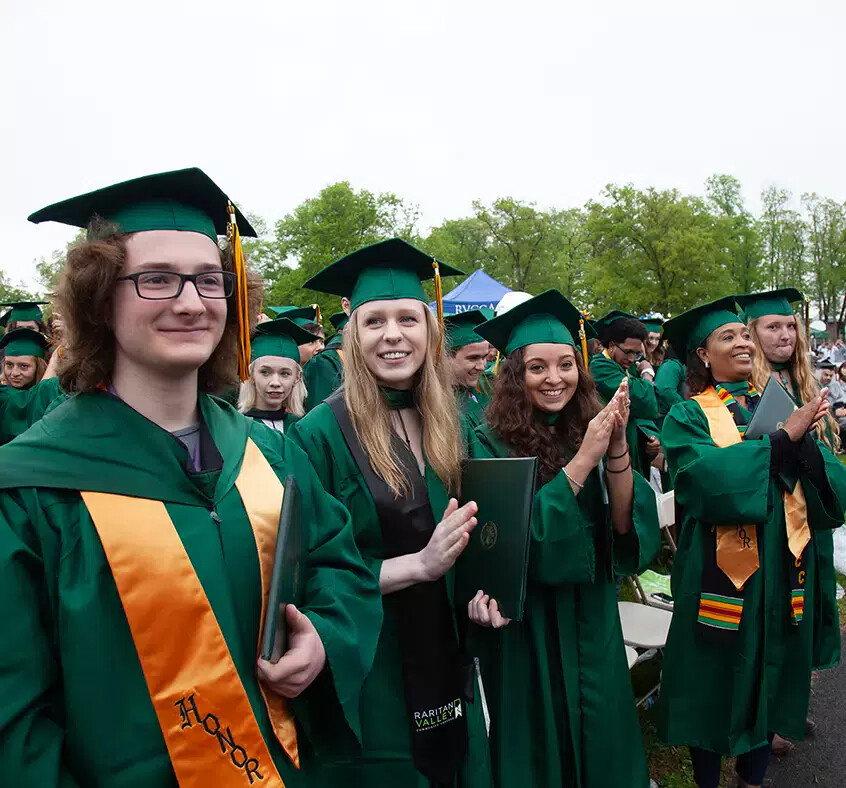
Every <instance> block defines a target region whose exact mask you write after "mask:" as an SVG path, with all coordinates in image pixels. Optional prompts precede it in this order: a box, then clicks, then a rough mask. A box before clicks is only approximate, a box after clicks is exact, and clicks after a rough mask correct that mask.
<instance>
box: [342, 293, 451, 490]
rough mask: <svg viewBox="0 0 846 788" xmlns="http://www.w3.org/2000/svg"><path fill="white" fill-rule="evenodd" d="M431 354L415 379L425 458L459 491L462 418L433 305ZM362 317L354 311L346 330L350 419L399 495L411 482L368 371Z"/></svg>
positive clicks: (429, 315)
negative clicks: (398, 458)
mask: <svg viewBox="0 0 846 788" xmlns="http://www.w3.org/2000/svg"><path fill="white" fill-rule="evenodd" d="M424 311H425V312H426V329H427V333H428V341H427V347H426V357H425V358H424V360H423V365H422V366H421V367H420V370H419V371H418V372H417V375H416V378H415V381H414V393H415V402H416V403H417V410H418V412H419V413H420V417H421V421H422V427H423V453H424V454H425V456H426V461H427V462H428V463H429V464H430V465H431V466H432V468H433V470H434V471H435V473H437V474H438V477H439V478H440V480H441V481H442V482H443V483H444V485H445V486H446V488H447V490H448V491H450V492H453V493H455V492H456V491H457V490H458V487H459V482H460V477H461V460H462V451H463V444H462V440H461V428H460V422H459V417H458V404H457V402H456V399H455V396H454V394H453V391H452V386H451V385H450V380H449V369H448V365H447V364H446V363H445V360H444V357H443V351H442V352H441V354H440V355H439V354H438V340H439V338H440V331H439V329H438V325H437V323H436V322H435V318H434V317H433V316H432V313H431V312H430V311H429V309H428V308H424ZM359 331H360V329H359V327H358V320H357V319H356V315H355V312H353V315H352V318H351V319H350V321H349V323H348V324H347V325H346V327H345V328H344V351H345V353H346V354H347V360H346V363H345V365H344V401H345V402H346V406H347V412H348V413H349V414H350V421H351V422H352V425H353V428H354V429H355V432H356V435H357V436H358V439H359V440H360V441H361V445H362V447H363V448H364V451H365V453H366V454H367V458H368V459H369V460H370V464H371V466H372V467H373V470H374V471H375V472H376V475H377V476H379V477H380V478H381V479H382V480H383V481H384V482H385V484H387V485H388V487H390V488H391V490H392V492H393V493H394V495H395V496H396V497H398V498H399V497H400V496H402V495H404V494H406V493H407V491H408V490H409V489H410V483H409V480H408V478H407V477H406V475H405V473H403V471H402V469H401V468H400V466H399V465H398V464H397V461H396V459H395V458H394V455H393V452H392V451H391V432H392V429H391V411H390V410H389V409H388V406H387V405H386V404H385V398H384V395H383V394H382V393H381V392H380V391H379V384H378V383H377V382H376V378H375V377H374V376H373V373H372V372H371V371H370V370H369V369H368V367H367V364H366V362H365V358H364V353H363V351H362V349H361V337H360V334H359Z"/></svg>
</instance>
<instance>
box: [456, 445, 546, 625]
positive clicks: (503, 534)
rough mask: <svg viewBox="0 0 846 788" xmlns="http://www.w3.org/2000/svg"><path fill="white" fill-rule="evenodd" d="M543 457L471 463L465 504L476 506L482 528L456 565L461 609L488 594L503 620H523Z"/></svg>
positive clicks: (465, 484) (465, 476)
mask: <svg viewBox="0 0 846 788" xmlns="http://www.w3.org/2000/svg"><path fill="white" fill-rule="evenodd" d="M537 470H538V460H537V457H514V458H500V459H486V460H467V461H466V462H465V463H464V467H463V469H462V473H461V500H462V502H464V503H467V502H468V501H475V502H476V504H477V505H478V507H479V513H478V514H477V515H476V519H477V520H478V524H477V525H476V527H475V528H474V529H473V531H472V532H471V533H470V541H469V543H468V544H467V547H466V548H464V552H463V553H462V554H461V557H460V558H459V559H458V561H457V562H456V565H455V573H456V574H455V602H456V605H458V607H459V608H460V609H463V608H462V606H466V604H467V603H468V602H469V601H470V600H471V599H472V598H473V597H474V596H475V595H476V592H477V591H478V590H479V589H482V590H483V591H484V592H485V593H486V594H488V595H489V596H490V597H491V598H492V599H496V601H497V605H498V606H499V610H500V612H501V613H502V615H504V616H506V617H507V618H510V619H513V620H514V621H520V620H522V618H523V603H524V601H525V599H526V570H527V569H528V563H529V538H530V534H531V523H532V503H533V501H534V497H535V478H536V476H537Z"/></svg>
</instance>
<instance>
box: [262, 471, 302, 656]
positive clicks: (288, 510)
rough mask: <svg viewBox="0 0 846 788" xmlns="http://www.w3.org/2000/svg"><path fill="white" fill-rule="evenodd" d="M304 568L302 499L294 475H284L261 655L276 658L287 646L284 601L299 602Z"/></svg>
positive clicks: (289, 602)
mask: <svg viewBox="0 0 846 788" xmlns="http://www.w3.org/2000/svg"><path fill="white" fill-rule="evenodd" d="M304 571H305V540H304V538H303V528H302V503H301V495H300V491H299V488H298V487H297V482H296V480H295V479H294V477H293V476H288V477H287V478H286V479H285V492H284V494H283V496H282V512H281V513H280V515H279V531H278V532H277V535H276V552H275V555H274V559H273V574H272V575H271V577H270V593H269V594H268V600H267V610H266V611H265V616H264V630H263V632H262V636H261V658H262V659H266V660H268V661H270V662H278V661H279V658H280V657H281V656H282V655H283V654H284V653H285V652H286V651H287V649H288V624H287V620H286V618H285V605H297V607H299V605H300V598H301V596H302V594H301V588H302V583H303V572H304Z"/></svg>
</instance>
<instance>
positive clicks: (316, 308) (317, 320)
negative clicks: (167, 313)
mask: <svg viewBox="0 0 846 788" xmlns="http://www.w3.org/2000/svg"><path fill="white" fill-rule="evenodd" d="M311 308H312V309H313V310H314V322H315V323H320V324H322V323H323V315H322V314H321V313H320V304H312V305H311Z"/></svg>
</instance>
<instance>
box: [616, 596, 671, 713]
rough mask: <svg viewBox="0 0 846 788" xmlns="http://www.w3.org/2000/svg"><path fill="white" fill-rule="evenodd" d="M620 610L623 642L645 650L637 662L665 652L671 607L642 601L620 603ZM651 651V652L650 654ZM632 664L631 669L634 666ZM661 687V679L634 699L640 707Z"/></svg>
mask: <svg viewBox="0 0 846 788" xmlns="http://www.w3.org/2000/svg"><path fill="white" fill-rule="evenodd" d="M617 609H618V611H619V614H620V626H621V628H622V630H623V642H624V643H625V644H626V647H627V650H626V654H627V655H628V649H629V648H631V649H632V650H635V649H644V652H645V653H643V654H640V655H639V656H638V657H637V658H636V660H635V661H640V662H645V661H646V660H649V659H652V657H654V656H656V655H657V654H661V653H663V650H664V647H665V646H666V645H667V636H668V635H669V633H670V622H671V621H672V620H673V614H672V613H671V612H670V611H668V610H661V609H659V608H657V607H652V606H650V605H646V604H642V603H640V602H618V603H617ZM650 652H651V653H650ZM632 664H634V663H630V664H629V670H631V668H632ZM660 688H661V682H660V680H659V681H658V683H657V684H656V685H655V686H654V687H652V689H650V690H649V692H647V693H646V694H645V695H644V696H643V697H641V698H638V699H637V700H636V701H635V704H636V705H637V706H641V705H643V704H644V703H646V701H647V700H648V699H649V698H651V697H652V696H653V695H655V694H656V693H657V692H658V690H659V689H660Z"/></svg>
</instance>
